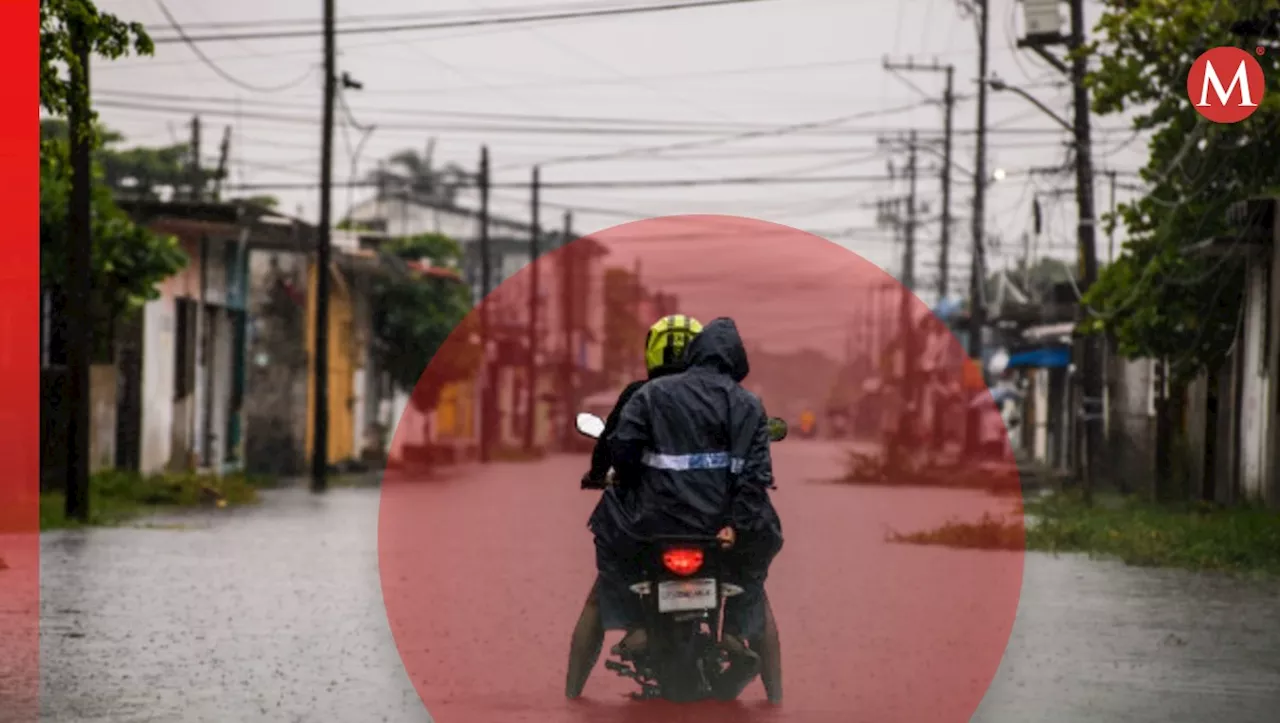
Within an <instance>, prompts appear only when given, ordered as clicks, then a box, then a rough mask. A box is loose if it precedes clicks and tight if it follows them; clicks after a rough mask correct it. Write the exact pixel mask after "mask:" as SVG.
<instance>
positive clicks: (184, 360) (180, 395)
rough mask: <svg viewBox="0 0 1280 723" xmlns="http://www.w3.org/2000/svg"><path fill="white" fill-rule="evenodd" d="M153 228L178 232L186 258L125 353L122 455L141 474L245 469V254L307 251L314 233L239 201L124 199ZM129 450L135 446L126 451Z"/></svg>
mask: <svg viewBox="0 0 1280 723" xmlns="http://www.w3.org/2000/svg"><path fill="white" fill-rule="evenodd" d="M122 205H123V206H124V207H125V209H126V210H127V211H129V213H130V214H131V215H132V216H133V217H134V219H135V220H136V221H137V222H138V223H141V224H143V225H146V226H147V227H148V228H150V229H152V230H154V231H156V232H158V233H166V234H171V235H173V236H175V237H177V238H178V240H179V243H180V244H181V245H182V248H183V250H184V251H186V253H187V256H188V258H189V263H188V264H187V266H186V268H184V269H183V270H182V271H180V272H179V273H177V274H175V275H174V276H172V277H170V278H169V279H166V280H165V281H164V282H163V283H162V284H161V285H160V288H159V292H160V295H159V298H157V299H155V300H153V301H149V302H147V304H146V306H145V307H144V309H143V312H142V316H141V323H140V324H139V325H138V328H137V329H136V339H134V340H133V342H132V343H130V341H129V340H128V339H125V340H124V341H123V343H124V345H125V346H132V347H134V348H135V349H136V352H137V353H136V354H134V355H122V356H123V357H124V358H123V359H122V364H121V368H120V375H121V388H122V390H123V393H122V394H121V395H120V400H119V411H118V414H117V417H118V419H119V422H118V426H119V427H120V428H121V430H122V432H123V431H124V430H126V429H133V430H136V434H133V435H130V434H124V433H122V434H121V435H120V438H119V440H118V442H117V457H118V458H120V459H121V461H122V462H124V464H122V465H120V466H125V467H136V468H137V469H138V470H139V471H142V472H144V473H151V472H158V471H161V470H164V469H195V470H203V471H213V472H224V471H229V470H234V469H240V468H242V467H243V466H244V462H245V446H246V445H245V443H246V439H247V437H248V435H249V428H250V427H251V426H252V421H253V420H252V415H251V414H247V413H246V406H249V404H248V402H249V400H251V399H252V398H253V394H252V392H253V390H251V389H250V388H249V386H248V384H247V375H246V369H247V349H248V346H249V336H250V334H251V332H252V328H251V325H250V323H249V315H248V311H249V307H248V304H247V300H248V282H249V274H248V269H249V257H250V255H251V254H252V253H253V252H255V251H260V250H287V251H295V252H298V251H304V250H307V249H309V248H310V247H311V246H312V245H313V244H314V231H313V229H312V228H311V227H309V226H307V225H306V224H303V223H302V222H300V221H297V220H295V219H291V218H288V217H285V216H281V215H279V214H276V213H274V212H271V211H269V210H267V209H264V208H260V207H255V206H251V205H248V204H243V203H236V202H231V203H204V202H150V201H130V202H125V203H124V204H122ZM125 447H132V449H128V450H126V449H125Z"/></svg>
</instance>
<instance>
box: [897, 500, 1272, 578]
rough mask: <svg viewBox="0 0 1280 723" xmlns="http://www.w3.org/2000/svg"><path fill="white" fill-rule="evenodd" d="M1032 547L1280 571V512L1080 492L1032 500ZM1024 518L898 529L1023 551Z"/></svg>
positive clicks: (1028, 533)
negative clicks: (1086, 499) (1087, 497)
mask: <svg viewBox="0 0 1280 723" xmlns="http://www.w3.org/2000/svg"><path fill="white" fill-rule="evenodd" d="M1025 514H1026V515H1028V516H1031V517H1032V518H1033V523H1032V524H1029V525H1028V526H1027V527H1026V529H1025V539H1026V549H1028V550H1036V551H1042V552H1050V553H1057V552H1083V553H1087V554H1089V555H1090V556H1094V557H1106V558H1113V559H1118V560H1121V561H1123V562H1124V563H1126V564H1129V565H1134V566H1142V567H1173V568H1182V569H1187V570H1200V571H1218V572H1229V573H1249V574H1254V573H1260V574H1263V575H1268V576H1280V513H1277V512H1275V511H1269V510H1263V509H1256V508H1251V507H1235V508H1223V507H1219V506H1215V505H1208V504H1185V505H1154V504H1149V503H1145V502H1140V501H1137V500H1133V499H1119V498H1110V499H1107V498H1102V499H1099V500H1097V502H1096V503H1095V504H1094V505H1093V506H1092V507H1088V506H1085V504H1084V503H1083V502H1082V501H1081V499H1080V497H1079V496H1078V495H1075V494H1058V495H1051V496H1049V497H1046V498H1043V499H1039V500H1032V501H1027V502H1026V503H1025ZM1023 534H1024V533H1023V530H1022V525H1021V524H1019V522H1018V520H1011V519H1003V518H999V517H992V516H989V515H987V516H984V517H983V518H982V519H981V520H979V521H978V522H949V523H947V524H946V525H943V526H942V527H940V528H938V529H936V530H928V531H924V532H916V533H910V534H898V533H893V534H891V535H890V540H891V541H894V542H903V543H908V544H923V545H946V546H948V547H957V548H966V549H1002V550H1007V549H1016V541H1017V539H1018V538H1019V537H1021V536H1022V535H1023Z"/></svg>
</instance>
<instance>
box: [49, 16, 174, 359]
mask: <svg viewBox="0 0 1280 723" xmlns="http://www.w3.org/2000/svg"><path fill="white" fill-rule="evenodd" d="M77 22H78V23H79V24H80V26H81V27H82V28H83V31H84V37H85V40H86V42H87V44H88V48H89V52H90V56H91V57H99V58H107V59H114V58H119V57H122V56H124V55H128V54H130V53H134V54H137V55H150V54H151V53H152V51H153V46H152V43H151V39H150V37H148V36H147V33H146V31H145V30H144V29H143V27H142V25H141V24H139V23H132V22H126V21H123V20H121V19H119V18H118V17H116V16H114V15H112V14H110V13H103V12H99V11H98V9H97V7H96V6H95V5H94V4H93V3H92V2H90V0H42V1H41V3H40V108H41V110H42V111H44V112H45V113H47V114H48V115H49V116H52V118H46V119H44V120H42V122H41V131H42V132H41V139H40V280H41V285H42V286H43V287H45V288H49V289H52V290H54V291H55V292H56V290H58V289H59V288H61V287H62V286H63V284H64V282H65V279H66V271H67V249H68V248H69V246H70V243H71V239H70V233H69V228H68V221H69V219H68V214H69V201H70V192H71V166H70V143H69V139H68V133H69V129H68V126H67V123H66V121H63V120H60V118H62V117H65V116H66V114H67V111H68V110H69V108H70V101H71V92H72V88H74V87H77V85H78V86H79V87H80V88H84V84H83V83H81V84H77V83H73V82H72V81H73V78H75V77H77V76H79V75H80V74H82V73H83V70H84V69H83V68H82V67H81V65H80V60H79V58H78V57H77V56H76V53H75V52H74V48H73V47H72V38H71V32H70V29H71V25H72V24H74V23H77ZM74 131H75V132H77V133H83V134H87V135H88V140H89V141H90V142H91V143H93V144H94V146H95V148H101V146H102V144H104V143H109V142H115V141H118V140H120V137H119V135H118V134H114V133H110V132H107V131H105V130H104V129H102V128H101V127H100V126H98V124H97V123H96V120H95V119H94V118H93V117H90V118H87V119H85V125H84V126H83V127H80V128H76V129H74ZM93 165H94V167H93V174H94V178H93V187H92V200H91V203H92V210H93V219H92V232H93V250H92V260H93V270H92V281H91V283H92V289H93V291H92V293H93V296H94V298H93V301H92V305H91V308H92V309H93V311H94V315H95V319H94V324H95V329H94V339H95V340H96V341H98V342H99V344H101V342H103V341H105V340H106V339H108V338H109V336H110V335H109V333H107V332H109V330H110V327H111V324H112V323H113V322H114V321H115V320H116V319H117V318H118V317H119V316H120V315H121V314H123V313H126V312H127V311H128V310H130V309H131V308H134V307H136V306H138V305H139V304H140V303H142V302H144V301H146V300H147V299H151V298H154V297H155V296H156V289H155V287H156V284H158V283H159V282H160V281H161V280H163V279H164V278H166V277H168V276H170V275H172V274H173V273H174V272H176V271H177V270H179V269H181V268H182V266H183V265H184V264H185V262H186V260H185V257H184V255H183V253H182V251H181V249H179V248H178V245H177V242H176V241H175V240H174V239H172V238H167V237H161V236H157V235H156V234H153V233H151V232H149V231H147V230H146V229H143V228H141V227H139V226H137V225H136V224H134V223H133V222H132V221H131V220H130V219H129V217H128V216H127V215H126V214H125V213H124V211H122V210H121V209H120V208H119V207H118V206H117V205H116V203H115V201H114V199H113V197H112V190H111V188H110V186H108V185H107V183H106V182H105V172H104V169H103V165H102V162H101V158H100V157H99V158H96V159H95V163H94V164H93Z"/></svg>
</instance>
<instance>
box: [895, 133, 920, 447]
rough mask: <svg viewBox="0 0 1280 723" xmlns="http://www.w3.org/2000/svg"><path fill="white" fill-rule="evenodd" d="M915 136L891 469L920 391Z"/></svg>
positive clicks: (904, 442) (908, 435)
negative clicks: (917, 368) (917, 379)
mask: <svg viewBox="0 0 1280 723" xmlns="http://www.w3.org/2000/svg"><path fill="white" fill-rule="evenodd" d="M916 143H917V142H916V132H915V131H914V130H913V131H911V135H910V136H909V139H908V141H907V144H908V145H907V153H908V156H907V179H908V180H907V183H908V184H909V185H908V191H907V213H906V218H905V219H904V223H903V242H904V243H903V250H902V290H901V292H900V293H901V301H900V303H899V306H898V316H899V319H898V326H899V328H900V333H901V335H902V337H901V344H900V347H901V353H902V388H901V395H900V396H901V407H900V408H899V410H898V425H897V426H898V435H897V439H895V440H894V444H893V448H894V451H893V453H892V454H891V455H890V465H891V466H890V469H901V467H900V466H899V465H901V463H902V462H903V461H904V457H903V453H904V452H907V449H906V448H907V444H908V440H909V439H910V438H911V429H912V421H913V420H914V418H915V413H914V409H913V407H914V405H915V401H916V396H917V393H918V391H919V390H917V389H916V383H915V362H916V349H915V336H916V334H915V323H914V321H915V320H914V319H913V316H914V315H913V314H912V313H911V312H912V309H913V304H912V303H911V302H912V298H913V296H914V291H915V286H916V208H917V206H918V205H919V204H918V203H917V202H916Z"/></svg>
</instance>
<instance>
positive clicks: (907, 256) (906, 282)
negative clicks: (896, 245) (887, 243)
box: [902, 130, 918, 321]
mask: <svg viewBox="0 0 1280 723" xmlns="http://www.w3.org/2000/svg"><path fill="white" fill-rule="evenodd" d="M907 144H908V145H907V149H908V150H907V153H908V156H907V177H908V183H909V184H910V185H909V186H908V189H909V190H908V191H907V218H906V224H905V227H904V230H905V232H906V233H905V234H904V238H905V240H906V243H905V244H904V245H903V246H904V248H903V254H902V284H903V286H905V287H906V289H907V291H912V292H913V291H915V288H916V207H917V205H918V204H917V203H916V132H915V131H914V130H913V131H911V135H910V137H909V140H908V141H907ZM903 298H904V300H905V302H904V306H903V309H904V310H907V308H908V307H907V306H906V304H909V302H910V295H906V296H904V297H903ZM904 321H905V319H904Z"/></svg>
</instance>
